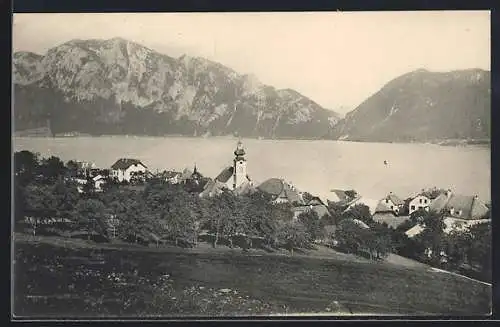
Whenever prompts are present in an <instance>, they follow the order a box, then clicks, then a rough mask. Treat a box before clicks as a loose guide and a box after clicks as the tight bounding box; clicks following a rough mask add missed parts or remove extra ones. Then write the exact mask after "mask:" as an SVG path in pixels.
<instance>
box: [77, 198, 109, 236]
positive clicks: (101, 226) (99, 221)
mask: <svg viewBox="0 0 500 327" xmlns="http://www.w3.org/2000/svg"><path fill="white" fill-rule="evenodd" d="M105 215H106V210H105V207H104V204H103V203H102V202H101V201H99V200H96V199H80V200H79V201H78V203H77V205H76V207H75V216H74V217H75V221H76V224H77V226H78V227H79V228H80V229H82V230H85V231H86V232H87V239H88V240H90V237H91V235H92V234H93V233H97V234H101V235H103V236H105V235H106V228H105V223H104V219H105Z"/></svg>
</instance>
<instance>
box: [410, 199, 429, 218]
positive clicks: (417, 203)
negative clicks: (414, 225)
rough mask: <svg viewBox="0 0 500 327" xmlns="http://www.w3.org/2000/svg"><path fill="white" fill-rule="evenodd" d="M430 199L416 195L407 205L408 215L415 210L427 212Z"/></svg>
mask: <svg viewBox="0 0 500 327" xmlns="http://www.w3.org/2000/svg"><path fill="white" fill-rule="evenodd" d="M430 205H431V199H430V198H428V197H427V196H425V195H423V194H418V195H416V196H415V197H413V198H412V199H411V201H410V202H409V203H408V214H409V215H411V214H412V213H414V212H415V211H417V210H425V211H429V210H430Z"/></svg>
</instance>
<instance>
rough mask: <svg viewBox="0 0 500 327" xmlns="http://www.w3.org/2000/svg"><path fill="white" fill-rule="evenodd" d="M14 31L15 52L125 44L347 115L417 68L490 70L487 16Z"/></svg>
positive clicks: (150, 20)
mask: <svg viewBox="0 0 500 327" xmlns="http://www.w3.org/2000/svg"><path fill="white" fill-rule="evenodd" d="M13 24H14V25H13V47H14V51H32V52H36V53H39V54H45V52H46V51H47V50H48V49H49V48H51V47H54V46H56V45H58V44H61V43H64V42H66V41H69V40H71V39H90V38H103V39H108V38H113V37H123V38H125V39H128V40H131V41H135V42H138V43H140V44H142V45H144V46H147V47H150V48H152V49H154V50H156V51H158V52H161V53H164V54H167V55H170V56H174V57H178V56H180V55H182V54H183V53H186V54H188V55H190V56H201V57H205V58H208V59H211V60H214V61H217V62H220V63H222V64H224V65H226V66H228V67H231V68H233V69H234V70H236V71H237V72H239V73H242V74H245V73H251V74H254V75H256V76H257V77H258V78H259V80H261V81H262V82H263V83H265V84H269V85H272V86H275V87H277V88H292V89H295V90H297V91H299V92H301V93H302V94H304V95H305V96H307V97H310V98H311V99H313V100H314V101H316V102H318V103H319V104H320V105H322V106H325V107H327V108H329V109H334V110H337V111H341V112H345V111H346V110H350V109H353V108H354V107H356V106H357V105H358V104H360V103H361V102H362V101H363V100H365V99H366V98H367V97H369V96H370V95H372V94H373V93H375V92H377V91H378V90H379V89H380V88H381V87H382V86H383V85H384V84H385V83H387V82H388V81H390V80H391V79H393V78H395V77H397V76H399V75H401V74H404V73H407V72H409V71H412V70H415V69H418V68H425V69H428V70H432V71H449V70H455V69H466V68H482V69H486V70H489V69H490V14H489V12H488V11H476V12H463V11H462V12H459V11H455V12H454V11H448V12H371V13H369V12H356V13H354V12H351V13H346V12H332V13H190V14H187V13H186V14H179V13H175V14H172V13H170V14H165V13H151V14H149V13H140V14H14V19H13ZM339 106H347V107H348V108H346V109H341V110H339V108H338V107H339Z"/></svg>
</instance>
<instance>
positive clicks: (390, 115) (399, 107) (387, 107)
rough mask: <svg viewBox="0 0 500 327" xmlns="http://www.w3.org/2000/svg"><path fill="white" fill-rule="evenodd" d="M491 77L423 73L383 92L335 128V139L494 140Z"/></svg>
mask: <svg viewBox="0 0 500 327" xmlns="http://www.w3.org/2000/svg"><path fill="white" fill-rule="evenodd" d="M490 94H491V88H490V72H489V71H484V70H481V69H468V70H460V71H452V72H429V71H427V70H424V69H419V70H416V71H413V72H410V73H408V74H404V75H402V76H400V77H398V78H396V79H394V80H392V81H390V82H389V83H387V84H386V85H385V86H383V87H382V89H381V90H380V91H378V92H377V93H375V94H373V95H372V96H371V97H369V98H368V99H366V100H365V101H364V102H363V103H361V105H359V106H358V107H357V108H356V109H354V110H353V111H351V112H349V113H347V114H346V116H345V117H344V118H343V119H341V120H340V121H339V122H338V123H337V124H336V125H335V127H334V131H333V133H332V135H333V137H334V138H337V139H345V140H352V141H372V142H374V141H378V142H411V141H417V142H418V141H420V142H428V141H436V140H449V139H490V112H491V99H490V97H491V96H490Z"/></svg>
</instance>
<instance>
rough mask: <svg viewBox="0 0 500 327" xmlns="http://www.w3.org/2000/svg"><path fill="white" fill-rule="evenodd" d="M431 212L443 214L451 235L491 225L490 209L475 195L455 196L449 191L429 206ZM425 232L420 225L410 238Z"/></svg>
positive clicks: (412, 230)
mask: <svg viewBox="0 0 500 327" xmlns="http://www.w3.org/2000/svg"><path fill="white" fill-rule="evenodd" d="M429 211H431V212H442V213H443V214H444V219H443V222H444V224H445V228H444V232H445V233H450V232H451V231H453V230H459V231H460V230H464V229H467V228H469V227H471V226H473V225H476V224H480V223H489V222H490V221H491V220H490V217H488V212H489V209H488V207H487V206H486V204H485V203H483V202H482V201H481V200H480V199H479V198H478V197H477V196H475V195H461V194H455V193H453V192H452V191H451V190H447V191H446V192H444V193H441V194H440V195H439V196H437V197H436V198H435V199H434V200H432V203H431V204H430V206H429ZM423 230H424V226H423V225H422V224H418V225H416V226H414V227H412V228H410V229H409V230H408V231H406V235H407V236H408V237H414V236H415V235H418V234H420V233H421V232H422V231H423Z"/></svg>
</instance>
